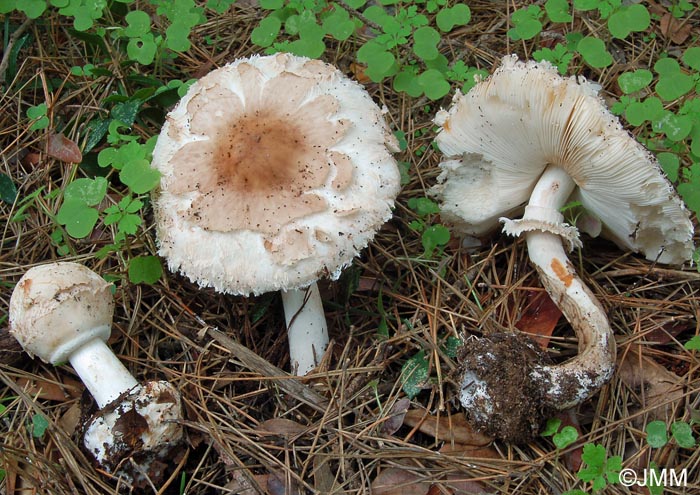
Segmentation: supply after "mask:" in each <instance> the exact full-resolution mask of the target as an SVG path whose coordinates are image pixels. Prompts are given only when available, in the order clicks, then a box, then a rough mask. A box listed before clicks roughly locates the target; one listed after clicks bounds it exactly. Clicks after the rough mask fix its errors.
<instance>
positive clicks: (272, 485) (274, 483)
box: [258, 473, 301, 495]
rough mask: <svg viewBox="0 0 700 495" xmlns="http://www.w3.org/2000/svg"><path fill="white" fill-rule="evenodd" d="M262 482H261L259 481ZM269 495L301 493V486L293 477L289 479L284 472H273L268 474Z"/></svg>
mask: <svg viewBox="0 0 700 495" xmlns="http://www.w3.org/2000/svg"><path fill="white" fill-rule="evenodd" d="M258 483H260V482H258ZM261 486H265V487H266V493H268V494H269V495H300V493H301V492H300V491H299V487H298V486H297V483H296V482H295V481H294V480H293V479H288V478H287V477H286V476H285V475H284V474H283V473H271V474H269V475H267V483H266V484H265V485H262V484H261Z"/></svg>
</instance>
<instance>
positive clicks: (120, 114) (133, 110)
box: [109, 99, 143, 127]
mask: <svg viewBox="0 0 700 495" xmlns="http://www.w3.org/2000/svg"><path fill="white" fill-rule="evenodd" d="M141 105H143V101H142V100H139V99H133V100H127V101H125V102H123V103H117V104H116V105H114V107H112V110H111V111H110V112H109V114H110V116H111V117H112V118H113V119H115V120H118V121H119V122H121V123H122V125H123V126H124V127H131V125H132V124H133V123H134V121H135V120H136V115H138V113H139V109H140V108H141Z"/></svg>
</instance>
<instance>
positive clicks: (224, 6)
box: [207, 0, 236, 14]
mask: <svg viewBox="0 0 700 495" xmlns="http://www.w3.org/2000/svg"><path fill="white" fill-rule="evenodd" d="M234 3H236V0H207V8H210V9H212V10H213V11H214V12H217V13H219V14H223V13H224V12H226V11H227V10H228V9H229V7H231V5H233V4H234Z"/></svg>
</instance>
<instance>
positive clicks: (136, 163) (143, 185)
mask: <svg viewBox="0 0 700 495" xmlns="http://www.w3.org/2000/svg"><path fill="white" fill-rule="evenodd" d="M119 180H121V181H122V182H123V183H124V184H125V185H127V186H129V188H130V189H131V190H132V191H133V192H134V193H136V194H144V193H147V192H149V191H150V190H151V189H153V188H154V187H156V186H157V185H158V182H160V172H158V170H156V169H154V168H152V167H151V164H150V163H149V161H148V160H143V159H142V160H129V161H127V162H126V163H125V164H124V166H123V167H122V169H121V172H119Z"/></svg>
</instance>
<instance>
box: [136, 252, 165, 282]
mask: <svg viewBox="0 0 700 495" xmlns="http://www.w3.org/2000/svg"><path fill="white" fill-rule="evenodd" d="M162 276H163V267H162V266H161V264H160V259H159V258H158V257H157V256H137V257H135V258H132V259H131V261H129V281H130V282H131V283H132V284H140V283H144V284H151V285H152V284H155V283H156V282H157V281H158V280H160V278H161V277H162Z"/></svg>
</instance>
